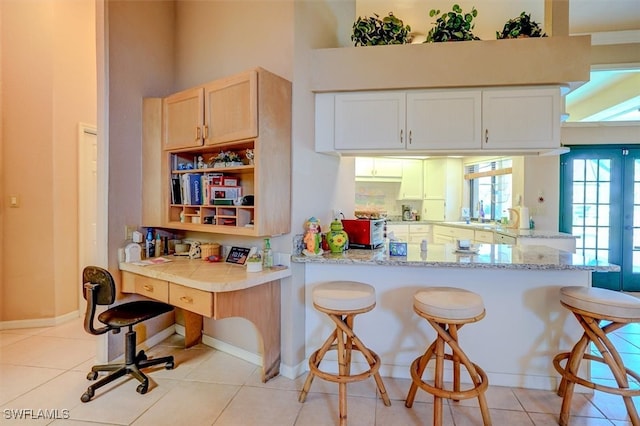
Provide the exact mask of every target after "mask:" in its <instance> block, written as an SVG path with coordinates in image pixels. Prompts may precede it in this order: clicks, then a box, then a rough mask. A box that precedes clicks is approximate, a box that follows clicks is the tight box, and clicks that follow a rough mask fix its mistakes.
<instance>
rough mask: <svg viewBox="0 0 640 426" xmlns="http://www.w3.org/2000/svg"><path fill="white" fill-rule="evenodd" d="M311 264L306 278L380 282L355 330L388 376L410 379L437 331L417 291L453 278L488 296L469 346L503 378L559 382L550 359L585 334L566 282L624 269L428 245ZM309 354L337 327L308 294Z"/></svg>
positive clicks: (517, 382)
mask: <svg viewBox="0 0 640 426" xmlns="http://www.w3.org/2000/svg"><path fill="white" fill-rule="evenodd" d="M292 261H293V262H298V263H303V264H304V266H305V285H306V286H307V288H308V289H311V288H312V287H313V286H314V285H316V284H318V283H320V282H325V281H333V280H353V281H362V282H366V283H368V284H371V285H373V286H374V287H375V288H376V295H377V306H376V307H375V309H373V310H372V311H371V312H368V313H367V314H366V317H365V316H364V315H363V317H362V318H360V319H359V321H356V325H355V327H356V329H357V333H358V335H359V336H360V337H361V338H362V339H363V340H364V341H366V342H368V345H369V347H371V349H372V350H374V351H375V352H377V353H378V354H379V355H380V358H381V359H382V367H381V369H380V371H381V374H382V375H383V376H392V377H401V378H409V377H410V375H409V366H410V364H411V362H412V361H413V359H415V358H416V357H417V356H419V355H420V354H422V352H423V351H424V347H425V344H426V343H428V342H430V341H431V340H432V339H433V338H434V337H435V336H434V333H433V331H432V330H430V328H429V327H428V325H426V324H425V322H424V321H420V319H419V317H418V316H417V315H416V314H415V313H414V312H413V309H412V300H413V299H412V298H413V294H414V293H415V292H416V291H417V290H419V289H420V288H422V287H424V286H453V287H460V288H464V289H467V290H471V291H474V292H476V293H478V294H480V295H481V296H482V298H483V300H484V303H485V308H486V312H487V313H486V317H485V318H484V319H483V320H482V321H479V322H478V323H477V324H474V326H473V328H469V329H468V330H467V329H466V328H465V329H463V330H461V332H460V336H461V337H460V339H461V341H462V342H463V345H464V347H465V348H466V349H465V350H466V352H467V354H468V355H469V357H470V358H471V359H473V360H474V362H477V363H478V365H480V366H482V368H483V369H484V370H485V371H486V373H487V374H488V376H489V383H490V384H491V385H497V386H512V387H525V388H532V389H546V390H554V389H556V388H557V385H558V383H559V381H558V378H559V376H558V375H557V373H556V372H555V370H554V368H553V363H552V359H553V357H554V356H555V355H556V354H557V353H559V352H561V351H563V350H567V349H568V348H570V346H571V345H572V342H575V341H576V340H578V339H579V337H580V335H581V329H580V327H579V326H578V324H577V323H576V321H575V319H573V317H571V316H570V313H569V312H568V311H567V310H566V309H564V308H562V307H561V305H560V301H559V296H558V294H559V289H560V287H562V286H566V285H577V286H585V287H588V286H591V274H592V273H593V272H594V271H596V272H608V271H619V269H620V268H619V267H618V266H617V265H611V264H607V263H602V262H597V261H591V260H588V259H584V258H582V257H581V256H578V255H575V254H572V253H569V252H566V251H562V250H557V249H554V248H551V247H546V246H533V245H525V246H515V245H504V244H481V245H479V246H478V252H477V253H476V254H474V253H463V254H460V253H456V252H455V246H454V245H453V244H430V245H429V246H428V249H427V251H426V252H421V251H420V247H419V245H418V244H408V253H407V256H403V257H390V256H389V255H388V254H386V252H385V251H384V250H383V249H377V250H353V249H352V250H348V251H346V252H345V253H341V254H325V255H323V256H318V257H306V256H293V257H292ZM305 298H306V300H305V303H306V308H305V317H306V356H307V357H308V356H309V355H310V354H311V352H312V351H313V350H314V349H313V348H317V347H319V346H320V345H321V344H322V341H321V339H322V336H324V335H326V334H328V333H329V332H330V331H331V324H329V323H328V321H327V320H326V318H324V315H322V314H321V313H319V312H317V311H316V310H315V309H314V308H313V303H312V300H311V291H307V292H306V296H305Z"/></svg>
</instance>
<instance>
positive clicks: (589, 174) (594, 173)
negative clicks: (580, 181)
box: [584, 159, 599, 181]
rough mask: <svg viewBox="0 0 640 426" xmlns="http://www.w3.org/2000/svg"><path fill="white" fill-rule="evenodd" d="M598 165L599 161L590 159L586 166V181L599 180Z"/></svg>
mask: <svg viewBox="0 0 640 426" xmlns="http://www.w3.org/2000/svg"><path fill="white" fill-rule="evenodd" d="M598 163H599V161H598V160H597V159H589V160H587V162H586V164H585V168H586V169H585V178H584V180H587V181H589V180H591V181H594V180H598Z"/></svg>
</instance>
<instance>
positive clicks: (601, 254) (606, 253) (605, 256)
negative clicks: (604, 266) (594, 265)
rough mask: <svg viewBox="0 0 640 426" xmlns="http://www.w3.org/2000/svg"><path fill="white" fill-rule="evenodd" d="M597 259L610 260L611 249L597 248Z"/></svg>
mask: <svg viewBox="0 0 640 426" xmlns="http://www.w3.org/2000/svg"><path fill="white" fill-rule="evenodd" d="M597 253H598V254H597V255H596V256H597V259H598V260H602V261H603V262H608V261H609V250H597Z"/></svg>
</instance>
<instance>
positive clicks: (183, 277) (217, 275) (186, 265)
mask: <svg viewBox="0 0 640 426" xmlns="http://www.w3.org/2000/svg"><path fill="white" fill-rule="evenodd" d="M164 258H165V259H169V260H170V261H169V262H166V263H159V264H150V265H140V264H138V263H135V262H121V263H120V264H119V267H120V270H121V271H127V272H132V273H134V274H138V275H143V276H145V277H149V278H156V279H159V280H166V281H171V282H172V283H176V284H181V285H184V286H187V287H191V288H197V289H199V290H204V291H209V292H224V291H234V290H242V289H245V288H249V287H254V286H256V285H260V284H264V283H267V282H269V281H274V280H279V279H281V278H285V277H289V276H291V269H290V268H287V267H286V266H280V265H278V266H277V267H274V268H273V269H271V270H269V271H267V270H263V271H262V272H247V270H246V268H245V267H244V266H242V265H234V264H231V263H225V262H215V263H214V262H206V261H204V260H202V259H194V260H190V259H188V258H186V257H178V256H164Z"/></svg>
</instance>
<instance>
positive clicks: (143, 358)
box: [138, 351, 148, 361]
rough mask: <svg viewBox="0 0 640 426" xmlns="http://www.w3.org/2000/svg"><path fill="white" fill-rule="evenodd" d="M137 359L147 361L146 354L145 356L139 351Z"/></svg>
mask: <svg viewBox="0 0 640 426" xmlns="http://www.w3.org/2000/svg"><path fill="white" fill-rule="evenodd" d="M138 359H139V360H140V361H146V360H147V359H148V357H147V354H145V353H144V351H140V353H139V354H138Z"/></svg>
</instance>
